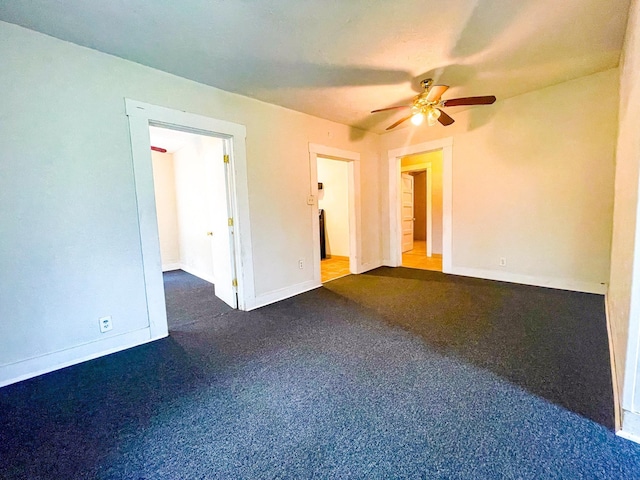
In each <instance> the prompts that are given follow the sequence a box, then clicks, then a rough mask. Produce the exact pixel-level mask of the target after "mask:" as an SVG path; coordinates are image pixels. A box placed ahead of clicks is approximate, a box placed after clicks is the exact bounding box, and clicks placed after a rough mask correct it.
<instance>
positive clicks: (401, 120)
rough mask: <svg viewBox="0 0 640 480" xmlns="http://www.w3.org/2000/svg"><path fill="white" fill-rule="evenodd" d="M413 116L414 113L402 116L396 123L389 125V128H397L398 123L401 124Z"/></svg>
mask: <svg viewBox="0 0 640 480" xmlns="http://www.w3.org/2000/svg"><path fill="white" fill-rule="evenodd" d="M411 117H413V114H411V115H409V116H408V117H404V118H401V119H400V120H398V121H397V122H396V123H394V124H393V125H389V126H388V127H387V130H391V129H392V128H396V127H397V126H398V125H400V124H401V123H402V122H406V121H407V120H409V119H410V118H411Z"/></svg>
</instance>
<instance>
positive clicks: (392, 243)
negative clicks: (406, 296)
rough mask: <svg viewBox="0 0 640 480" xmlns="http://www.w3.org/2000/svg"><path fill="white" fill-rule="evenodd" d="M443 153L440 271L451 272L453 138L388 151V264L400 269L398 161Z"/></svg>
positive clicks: (400, 238)
mask: <svg viewBox="0 0 640 480" xmlns="http://www.w3.org/2000/svg"><path fill="white" fill-rule="evenodd" d="M435 150H442V271H443V272H444V273H451V268H452V259H451V255H452V243H453V242H452V235H453V232H452V168H453V137H447V138H441V139H438V140H434V141H431V142H426V143H419V144H416V145H410V146H408V147H402V148H396V149H393V150H389V151H388V158H389V264H390V266H392V267H399V266H401V265H402V226H401V213H400V173H401V168H402V167H401V159H402V157H406V156H408V155H415V154H417V153H427V152H432V151H435Z"/></svg>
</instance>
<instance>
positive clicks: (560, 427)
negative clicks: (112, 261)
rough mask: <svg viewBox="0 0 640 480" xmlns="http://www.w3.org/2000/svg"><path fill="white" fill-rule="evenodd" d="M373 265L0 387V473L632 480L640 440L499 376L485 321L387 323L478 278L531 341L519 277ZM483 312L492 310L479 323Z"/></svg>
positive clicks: (639, 463) (639, 466)
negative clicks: (512, 282)
mask: <svg viewBox="0 0 640 480" xmlns="http://www.w3.org/2000/svg"><path fill="white" fill-rule="evenodd" d="M388 270H389V269H379V270H377V271H374V272H372V273H371V274H368V275H360V276H350V277H345V278H343V279H340V280H336V281H334V282H331V283H329V284H328V285H327V286H326V287H325V288H321V289H317V290H314V291H312V292H308V293H306V294H303V295H299V296H297V297H295V298H292V299H288V300H285V301H283V302H279V303H277V304H274V305H271V306H268V307H265V308H262V309H259V310H257V311H253V312H238V311H233V310H230V311H226V310H225V309H224V308H222V309H221V310H216V313H215V314H212V315H209V316H207V314H206V313H203V311H202V310H199V308H196V310H197V311H198V312H199V313H194V315H195V316H196V317H197V318H196V319H185V318H182V319H172V325H173V326H172V330H171V336H170V338H168V339H165V340H162V341H158V342H154V343H153V344H149V345H145V346H141V347H138V348H135V349H131V350H128V351H126V352H121V353H118V354H114V355H111V356H108V357H104V358H100V359H97V360H94V361H91V362H87V363H84V364H82V365H77V366H74V367H70V368H67V369H64V370H61V371H57V372H54V373H51V374H48V375H44V376H41V377H39V378H35V379H32V380H29V381H25V382H22V383H20V384H16V385H11V386H9V387H5V388H3V389H0V478H25V479H26V478H28V479H39V478H43V479H44V478H61V479H62V478H64V479H71V478H103V479H121V478H132V479H141V478H145V479H156V478H162V479H165V478H166V479H178V478H181V479H182V478H184V479H191V478H230V479H236V478H246V479H254V478H296V479H298V478H423V479H503V478H508V479H546V478H557V479H600V478H602V479H636V478H640V446H639V445H636V444H633V443H631V442H629V441H626V440H624V439H620V438H617V437H616V436H615V435H614V434H613V433H612V432H611V430H610V429H608V428H606V427H605V426H604V425H601V424H600V423H597V422H596V421H593V420H591V419H589V418H587V417H585V416H584V415H581V414H578V413H576V412H575V411H571V409H568V408H566V407H564V406H561V405H560V403H561V402H558V401H555V400H552V401H549V400H548V399H546V398H544V397H543V396H540V395H537V394H534V393H533V392H532V390H533V389H534V388H533V387H531V386H530V385H519V384H518V382H516V381H514V379H512V378H508V376H505V375H502V374H501V370H500V369H501V368H502V365H504V364H506V363H508V362H507V361H506V360H505V358H502V359H500V360H499V361H498V360H496V361H495V364H496V365H499V366H498V367H496V366H495V365H494V364H492V363H491V362H486V360H485V354H484V353H483V352H485V351H490V350H491V349H492V348H494V347H491V346H487V345H484V342H485V341H488V340H491V341H494V342H497V341H498V340H497V337H495V336H492V335H491V334H489V333H487V332H490V331H491V330H492V328H489V327H487V328H484V327H483V328H472V329H471V330H473V331H474V332H475V333H473V334H468V336H467V337H466V340H465V339H464V338H463V339H459V340H457V341H454V340H453V337H454V336H455V335H456V334H460V331H461V330H464V329H461V328H460V327H459V326H458V325H456V324H455V322H454V320H451V321H450V322H445V321H443V320H439V321H434V323H433V324H432V326H431V327H429V328H427V327H424V328H418V327H417V326H416V325H414V323H415V322H416V321H414V319H413V317H412V318H411V319H410V321H407V322H406V324H405V325H402V326H399V324H400V323H402V321H400V320H396V321H395V322H394V321H393V318H394V316H395V315H397V316H401V315H402V314H406V312H407V311H411V305H414V307H415V308H422V309H423V311H422V316H423V317H424V321H425V322H429V321H430V318H431V316H434V317H437V315H435V314H434V313H433V311H432V310H429V309H428V308H425V307H424V305H423V301H422V300H421V301H420V302H415V299H416V298H429V296H430V295H431V294H434V291H435V290H436V289H438V288H440V289H444V290H442V291H441V292H440V294H438V295H440V296H443V298H444V297H447V296H448V295H456V294H455V293H454V291H455V290H459V292H461V295H462V297H465V298H466V297H468V296H469V295H471V296H472V297H471V298H467V299H468V300H471V299H472V298H473V295H475V294H474V293H472V292H474V291H476V288H477V289H478V293H477V296H478V297H479V298H485V297H486V296H487V295H489V296H490V297H491V298H493V299H494V300H496V299H498V300H499V299H503V300H504V298H505V297H506V298H507V299H509V302H514V304H515V306H517V307H518V308H517V309H516V310H518V311H522V314H521V315H520V316H517V318H514V320H513V322H515V323H518V322H521V327H519V328H521V329H523V330H525V331H527V332H530V335H533V336H535V335H536V333H535V332H537V330H536V329H533V330H531V329H530V328H529V327H526V325H529V323H530V322H534V320H533V319H532V317H533V316H535V315H540V314H541V313H540V311H537V310H535V311H534V312H528V313H527V311H526V310H527V308H529V307H531V305H529V303H527V302H526V301H524V300H522V302H523V303H520V302H518V301H516V300H515V298H516V297H519V295H520V294H518V291H519V290H518V289H517V288H516V289H515V290H512V289H511V287H510V286H508V285H506V284H499V283H497V282H482V281H478V283H477V284H476V283H474V282H471V283H468V282H466V281H465V280H463V279H459V278H456V277H447V276H443V275H436V276H433V275H431V274H430V273H428V272H425V274H423V275H422V274H420V275H416V274H413V273H411V274H406V273H405V274H403V273H402V272H401V271H400V272H397V270H404V269H395V270H396V271H392V272H389V271H388ZM394 276H395V278H394ZM404 277H408V278H404ZM184 281H185V282H187V283H188V282H193V279H192V278H191V279H190V278H189V277H185V280H184ZM170 283H171V282H168V283H167V298H168V303H169V304H171V302H172V301H173V300H172V291H171V287H170ZM175 283H176V284H178V286H179V285H181V284H182V282H180V281H179V280H178V281H177V282H175ZM196 283H197V282H196ZM438 284H439V285H438ZM455 285H458V288H457V289H456V288H454V286H455ZM505 288H506V290H502V289H505ZM496 289H497V290H498V291H499V292H502V293H499V292H498V293H496V291H494V292H493V294H491V293H490V292H491V291H493V290H496ZM205 290H206V288H205ZM537 290H540V291H539V292H537ZM445 291H446V292H447V295H444V292H445ZM523 292H524V297H527V296H531V295H533V296H534V297H535V298H536V299H537V300H538V301H540V300H541V299H544V298H547V297H544V294H545V292H547V293H550V294H551V297H548V298H547V300H548V301H549V302H550V303H551V302H555V303H558V304H561V303H563V300H562V298H564V297H563V296H562V295H556V293H555V292H554V291H550V290H545V289H536V290H528V289H526V288H525V289H524V290H523ZM536 292H537V293H536ZM564 293H568V292H564ZM203 294H204V292H203ZM209 294H210V289H209ZM462 297H461V298H462ZM594 297H597V296H594ZM461 298H459V299H458V301H457V302H454V304H453V305H451V308H452V309H453V311H454V312H455V313H456V314H457V315H469V318H471V319H473V318H474V315H476V316H477V317H478V318H476V322H479V323H483V325H485V326H486V325H489V326H491V325H500V322H502V320H500V318H502V316H506V313H505V311H504V309H505V308H506V306H505V305H504V302H503V303H502V304H500V302H498V303H497V304H495V305H494V308H493V310H491V309H489V310H490V311H489V312H487V311H485V310H486V309H487V308H489V307H488V301H487V303H486V304H485V303H483V302H482V301H481V302H480V305H479V309H474V308H470V310H465V309H463V308H461V307H460V305H461V304H465V303H468V302H466V301H463V300H462V299H461ZM590 298H591V297H588V298H587V297H584V298H583V297H578V300H579V301H577V302H574V297H572V295H571V294H569V296H568V299H565V300H564V302H566V305H564V306H563V307H560V306H556V307H552V306H550V305H548V306H547V307H546V308H547V310H549V311H551V312H564V313H562V315H565V314H566V312H565V310H572V307H571V305H574V303H577V304H578V305H581V304H583V303H584V302H587V304H589V302H590V301H591V300H590ZM412 299H413V300H412ZM504 301H506V300H504ZM507 303H508V302H507ZM543 303H544V301H543ZM597 303H598V302H597V301H596V302H594V304H597ZM386 304H388V305H390V307H389V308H391V307H393V308H392V310H393V309H395V311H396V312H395V314H393V312H391V311H390V310H388V309H387V307H385V306H384V305H386ZM396 304H397V305H396ZM400 305H402V306H400ZM446 305H448V304H446ZM469 305H471V303H469ZM507 307H509V308H508V310H511V308H512V306H509V305H507ZM434 308H437V309H442V308H443V307H442V306H434ZM576 308H577V307H576ZM547 310H544V311H547ZM183 311H184V312H186V313H185V314H187V315H188V312H189V308H188V307H187V306H185V307H184V310H183ZM491 311H493V312H494V313H495V314H496V315H495V317H497V318H498V319H499V320H494V319H492V318H485V319H484V320H481V319H480V318H479V317H480V316H485V315H489V316H490V313H491ZM544 311H543V312H542V313H544ZM469 312H476V313H475V314H473V315H472V314H471V313H469ZM478 312H480V313H478ZM416 315H417V314H416ZM446 315H447V314H445V316H446ZM414 316H415V315H414ZM520 317H521V318H520ZM192 320H193V321H192ZM439 322H440V323H442V324H443V325H439ZM496 322H497V323H496ZM522 322H524V324H522ZM522 325H524V326H522ZM596 330H597V329H596ZM429 332H431V333H432V334H433V338H432V339H431V342H430V341H429V338H428V337H429ZM456 332H457V333H456ZM530 335H529V336H530ZM448 336H451V338H449V337H448ZM463 337H464V335H463ZM523 337H528V335H525V334H523ZM504 341H505V342H506V343H509V342H508V341H506V340H504ZM509 341H511V340H509ZM600 341H602V339H600ZM604 341H605V342H606V337H605V338H604ZM513 342H514V343H515V340H513ZM529 342H530V343H532V342H533V340H529ZM465 343H467V344H468V350H467V351H465V349H464V348H463V345H464V344H465ZM592 343H598V341H597V340H593V341H592ZM513 348H514V349H516V350H517V348H516V347H515V346H514V347H513ZM531 348H533V347H531ZM523 350H524V351H527V350H528V349H527V348H523ZM576 350H578V349H576ZM509 351H512V350H509ZM487 356H488V354H487ZM505 357H506V354H505ZM527 359H528V357H526V356H525V357H524V358H522V359H521V361H522V362H526V361H527ZM483 362H486V363H488V364H489V365H488V366H486V365H484V366H483V365H482V363H483ZM512 363H514V364H515V363H517V361H516V359H514V360H512ZM543 365H544V363H543ZM524 371H527V369H524ZM519 376H520V374H518V375H517V376H516V377H517V378H519ZM538 376H540V377H543V376H544V374H543V373H540V372H538ZM567 380H568V382H567V383H568V384H569V385H570V387H569V388H570V389H575V388H578V386H579V384H580V383H581V382H578V381H573V380H571V379H567ZM548 381H549V382H551V383H553V382H555V377H554V375H551V377H550V378H549V380H548ZM609 382H610V379H609ZM537 383H539V382H538V380H535V381H532V382H531V384H532V385H536V384H537ZM596 383H598V382H596ZM603 383H606V379H605V381H603ZM585 388H587V390H586V391H589V390H588V389H593V388H594V387H593V386H587V387H585ZM572 395H573V394H572ZM566 402H567V401H566V399H565V403H566ZM583 403H589V402H588V401H584V402H583Z"/></svg>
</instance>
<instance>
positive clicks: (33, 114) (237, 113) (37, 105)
mask: <svg viewBox="0 0 640 480" xmlns="http://www.w3.org/2000/svg"><path fill="white" fill-rule="evenodd" d="M0 38H2V42H0V58H2V69H0V103H1V104H2V109H1V110H2V112H4V113H1V114H0V115H1V118H0V125H2V127H1V128H0V143H1V144H2V145H3V148H2V153H1V154H0V155H2V158H1V159H0V200H1V202H2V205H3V208H2V211H1V213H0V229H1V232H0V242H1V243H0V249H1V255H0V291H1V292H2V297H1V299H0V319H1V320H0V385H2V384H5V383H10V382H12V381H15V380H17V379H19V378H24V377H28V376H30V375H33V374H36V373H38V372H43V371H47V370H51V369H53V368H57V367H59V366H62V365H67V364H70V363H74V362H77V361H80V360H82V359H86V358H90V357H93V356H96V355H100V354H103V353H106V352H111V351H115V350H118V349H122V348H126V347H129V346H132V345H135V344H139V343H141V342H144V341H147V340H149V338H150V335H149V328H148V324H149V322H148V318H147V305H146V298H145V285H144V279H143V270H142V257H141V251H140V232H139V228H138V217H137V209H136V196H135V186H134V176H133V170H132V157H131V143H130V138H129V129H128V119H127V116H126V115H125V110H124V98H131V99H135V100H139V101H142V102H147V103H151V104H155V105H162V106H166V107H169V108H173V109H176V110H182V111H187V112H191V113H196V114H200V115H205V116H208V117H213V118H218V119H223V120H227V121H230V122H234V123H238V124H242V125H245V126H246V129H247V139H246V148H247V169H248V185H247V187H248V191H249V192H250V194H249V195H250V196H249V209H250V218H251V235H252V242H253V262H254V265H253V267H254V274H255V292H256V299H255V301H256V303H260V301H262V299H263V298H269V299H272V300H275V299H277V297H278V296H282V295H292V294H294V293H297V292H299V291H302V290H303V289H305V288H309V285H314V283H315V282H314V279H313V272H312V269H310V268H306V269H302V270H301V269H299V268H298V260H299V259H300V258H303V259H306V260H307V261H306V262H305V264H306V265H310V260H311V259H312V258H313V248H314V245H315V243H314V242H317V239H316V238H315V237H314V236H313V234H312V224H311V222H312V219H311V215H310V212H309V209H310V208H312V207H310V206H309V205H307V197H308V195H309V192H310V187H311V186H310V180H309V179H310V170H309V162H308V161H307V159H308V158H309V143H317V144H323V145H328V146H331V147H335V148H341V149H345V150H350V151H355V152H359V153H360V154H361V165H362V185H361V192H362V228H363V238H366V239H367V241H366V242H363V252H362V257H361V258H359V259H358V260H359V262H360V263H361V265H364V266H365V268H366V266H368V265H370V266H377V265H379V264H380V258H381V243H380V240H379V234H378V232H379V231H380V229H381V227H380V223H379V219H380V210H379V208H380V204H379V198H380V192H379V187H378V184H379V178H378V172H379V171H380V168H379V165H378V162H379V138H378V136H377V135H375V134H367V133H364V132H362V131H360V130H357V129H352V128H349V127H346V126H344V125H339V124H336V123H333V122H330V121H327V120H322V119H319V118H315V117H311V116H309V115H305V114H301V113H298V112H294V111H291V110H287V109H285V108H281V107H277V106H273V105H269V104H266V103H263V102H259V101H256V100H252V99H249V98H246V97H242V96H239V95H235V94H231V93H228V92H224V91H221V90H218V89H215V88H212V87H208V86H205V85H202V84H198V83H196V82H192V81H189V80H185V79H182V78H179V77H176V76H174V75H170V74H166V73H163V72H159V71H157V70H154V69H151V68H147V67H144V66H141V65H138V64H135V63H132V62H128V61H125V60H122V59H118V58H116V57H113V56H110V55H106V54H102V53H99V52H96V51H94V50H90V49H88V48H82V47H78V46H76V45H73V44H71V43H68V42H63V41H60V40H57V39H54V38H52V37H49V36H46V35H42V34H39V33H35V32H32V31H30V30H27V29H24V28H21V27H18V26H15V25H11V24H8V23H4V22H0ZM103 315H112V316H113V324H114V328H113V330H112V331H111V332H109V333H106V334H101V333H100V332H99V330H98V318H99V317H101V316H103Z"/></svg>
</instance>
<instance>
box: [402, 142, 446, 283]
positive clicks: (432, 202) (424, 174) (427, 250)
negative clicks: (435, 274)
mask: <svg viewBox="0 0 640 480" xmlns="http://www.w3.org/2000/svg"><path fill="white" fill-rule="evenodd" d="M400 167H401V173H402V194H401V202H402V205H401V211H402V238H403V241H402V266H403V267H408V268H418V269H421V270H435V271H440V272H441V271H442V150H436V151H432V152H426V153H420V154H415V155H409V156H406V157H403V158H402V159H401V163H400Z"/></svg>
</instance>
